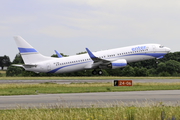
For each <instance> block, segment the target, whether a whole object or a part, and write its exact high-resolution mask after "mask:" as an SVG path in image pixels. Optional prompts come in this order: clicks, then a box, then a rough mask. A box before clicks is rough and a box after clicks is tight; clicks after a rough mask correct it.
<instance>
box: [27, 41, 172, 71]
mask: <svg viewBox="0 0 180 120" xmlns="http://www.w3.org/2000/svg"><path fill="white" fill-rule="evenodd" d="M160 46H161V45H160V44H143V45H135V46H129V47H123V48H116V49H110V50H103V51H98V52H93V54H94V55H95V56H96V57H98V58H101V59H104V60H107V61H110V62H112V61H117V60H126V61H127V63H131V62H137V61H143V60H148V59H153V58H159V57H161V56H163V55H165V54H167V53H168V52H169V51H170V49H169V48H167V47H162V48H160ZM99 62H101V61H99ZM110 62H109V63H110ZM109 63H107V64H105V65H101V63H98V62H97V63H94V61H93V60H92V59H91V58H90V56H89V55H88V53H86V54H81V55H74V56H69V57H63V58H52V59H50V60H45V61H41V62H37V63H31V64H35V66H30V67H26V68H25V70H27V71H34V72H36V73H38V72H44V73H67V72H75V71H80V70H88V69H96V68H100V69H101V68H102V69H106V68H107V69H108V67H107V66H106V65H108V64H109ZM112 69H113V68H112Z"/></svg>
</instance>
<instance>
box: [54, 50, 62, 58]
mask: <svg viewBox="0 0 180 120" xmlns="http://www.w3.org/2000/svg"><path fill="white" fill-rule="evenodd" d="M54 51H55V52H56V55H57V56H58V58H62V56H61V55H60V54H59V53H58V52H57V51H56V50H54Z"/></svg>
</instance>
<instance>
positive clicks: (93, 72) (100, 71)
mask: <svg viewBox="0 0 180 120" xmlns="http://www.w3.org/2000/svg"><path fill="white" fill-rule="evenodd" d="M92 74H93V75H96V74H98V75H102V74H103V72H102V70H98V71H96V70H93V71H92Z"/></svg>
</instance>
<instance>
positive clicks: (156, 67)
mask: <svg viewBox="0 0 180 120" xmlns="http://www.w3.org/2000/svg"><path fill="white" fill-rule="evenodd" d="M84 53H86V52H80V53H77V55H79V54H84ZM60 54H61V55H62V56H63V57H67V56H68V55H64V54H63V53H60ZM51 57H57V55H55V54H53V55H52V56H51ZM157 62H158V64H157ZM11 64H24V62H23V60H22V57H21V55H20V54H17V55H16V56H15V59H14V60H13V62H11ZM102 71H103V76H180V52H174V53H168V54H166V55H164V57H163V58H161V59H159V60H156V59H151V60H145V61H140V62H134V63H128V65H127V66H126V67H124V68H119V69H113V70H112V69H103V70H102ZM6 76H57V77H58V76H93V75H92V70H87V71H78V72H73V73H63V74H53V73H39V74H36V73H34V72H29V71H25V70H24V69H23V68H20V67H14V66H12V65H10V66H9V67H8V69H7V71H6Z"/></svg>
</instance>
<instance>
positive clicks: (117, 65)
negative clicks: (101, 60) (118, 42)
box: [99, 59, 127, 69]
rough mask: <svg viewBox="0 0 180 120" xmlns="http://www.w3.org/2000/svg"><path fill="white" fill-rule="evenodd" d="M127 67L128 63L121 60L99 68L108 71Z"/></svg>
mask: <svg viewBox="0 0 180 120" xmlns="http://www.w3.org/2000/svg"><path fill="white" fill-rule="evenodd" d="M126 65H127V61H126V60H125V59H120V60H116V61H113V62H111V63H110V64H107V65H103V66H99V67H100V68H102V69H107V68H109V69H116V68H122V67H125V66H126Z"/></svg>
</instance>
